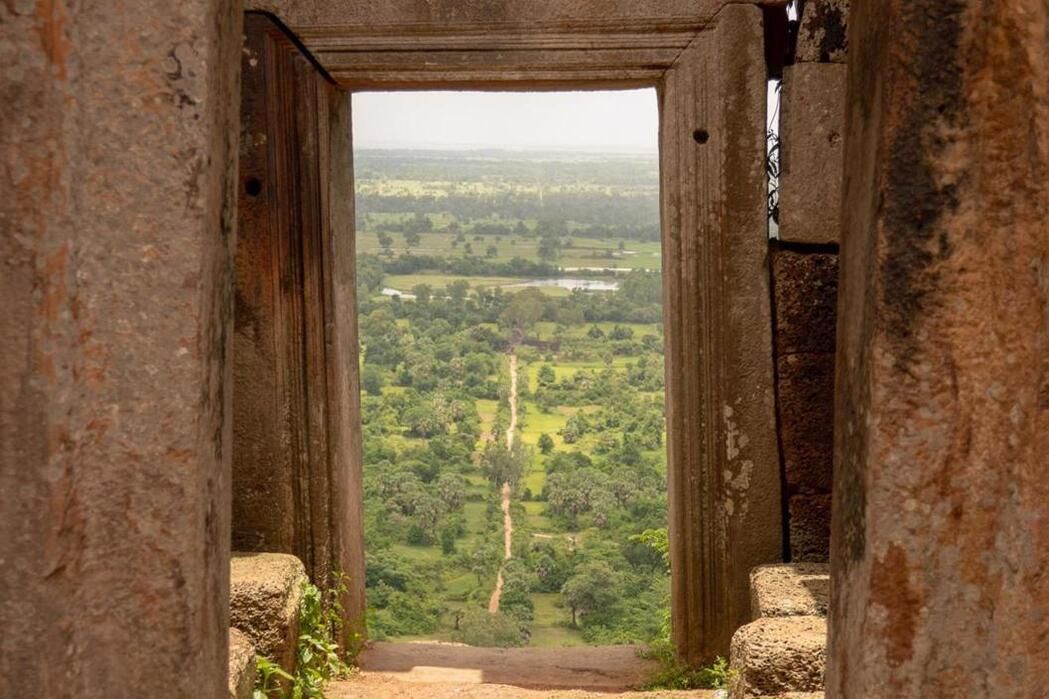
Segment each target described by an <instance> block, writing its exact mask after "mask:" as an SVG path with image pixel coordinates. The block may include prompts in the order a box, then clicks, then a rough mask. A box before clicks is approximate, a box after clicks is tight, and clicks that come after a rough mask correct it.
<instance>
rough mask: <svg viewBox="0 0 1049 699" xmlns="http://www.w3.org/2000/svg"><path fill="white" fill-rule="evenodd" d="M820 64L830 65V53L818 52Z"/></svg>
mask: <svg viewBox="0 0 1049 699" xmlns="http://www.w3.org/2000/svg"><path fill="white" fill-rule="evenodd" d="M820 63H830V53H829V52H827V51H820Z"/></svg>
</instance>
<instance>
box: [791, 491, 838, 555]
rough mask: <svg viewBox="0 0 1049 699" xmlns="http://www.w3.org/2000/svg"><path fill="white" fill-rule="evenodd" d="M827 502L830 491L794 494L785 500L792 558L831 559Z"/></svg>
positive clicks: (829, 512)
mask: <svg viewBox="0 0 1049 699" xmlns="http://www.w3.org/2000/svg"><path fill="white" fill-rule="evenodd" d="M830 503H831V496H830V495H795V496H793V497H791V498H790V499H789V500H788V503H787V511H788V516H789V518H790V526H789V530H790V558H791V560H792V561H796V562H798V561H816V562H822V561H827V560H829V559H830V514H831V506H830Z"/></svg>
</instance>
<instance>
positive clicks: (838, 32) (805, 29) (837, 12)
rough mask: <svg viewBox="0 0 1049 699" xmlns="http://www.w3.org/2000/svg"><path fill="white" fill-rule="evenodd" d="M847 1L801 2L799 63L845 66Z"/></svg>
mask: <svg viewBox="0 0 1049 699" xmlns="http://www.w3.org/2000/svg"><path fill="white" fill-rule="evenodd" d="M848 28H849V0H805V2H804V3H802V9H801V18H800V24H799V26H798V43H797V48H796V50H795V53H794V60H795V61H797V62H798V63H827V62H834V63H845V62H846V60H847V59H848V48H849V37H848Z"/></svg>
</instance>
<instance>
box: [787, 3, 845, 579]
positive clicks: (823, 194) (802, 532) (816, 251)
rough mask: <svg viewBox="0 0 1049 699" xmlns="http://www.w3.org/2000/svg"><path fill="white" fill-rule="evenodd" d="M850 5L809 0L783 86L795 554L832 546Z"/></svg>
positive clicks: (791, 538) (790, 553)
mask: <svg viewBox="0 0 1049 699" xmlns="http://www.w3.org/2000/svg"><path fill="white" fill-rule="evenodd" d="M847 13H848V0H808V1H807V2H805V3H803V5H802V13H801V17H800V26H799V28H798V34H797V44H796V46H795V47H794V51H793V62H792V63H791V64H790V65H787V66H786V67H785V68H784V70H783V84H782V88H781V97H782V107H781V113H780V137H781V151H780V154H781V166H782V169H781V174H780V190H779V194H780V200H779V203H780V220H779V223H780V225H779V236H780V240H781V242H780V243H773V244H772V248H771V254H770V260H771V270H772V289H773V301H774V305H775V321H774V322H775V354H776V390H777V420H778V425H779V438H780V451H781V456H782V459H783V484H784V500H785V503H784V510H785V513H786V526H785V529H786V531H785V537H786V542H787V543H786V551H785V554H786V556H787V557H788V558H789V559H790V560H795V561H826V560H828V557H829V550H830V549H829V547H830V514H831V512H830V510H831V507H830V504H831V483H832V450H833V424H834V345H835V329H836V322H837V313H836V306H837V289H838V284H837V276H838V247H837V243H838V239H839V229H840V210H841V180H842V167H843V155H842V149H843V147H844V111H845V64H844V61H845V58H846V48H847V46H846V32H845V27H846V16H847Z"/></svg>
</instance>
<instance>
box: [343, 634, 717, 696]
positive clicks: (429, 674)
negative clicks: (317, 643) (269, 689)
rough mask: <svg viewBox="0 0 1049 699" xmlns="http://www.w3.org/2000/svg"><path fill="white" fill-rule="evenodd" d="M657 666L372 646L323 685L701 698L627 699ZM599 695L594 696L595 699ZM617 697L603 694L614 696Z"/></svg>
mask: <svg viewBox="0 0 1049 699" xmlns="http://www.w3.org/2000/svg"><path fill="white" fill-rule="evenodd" d="M656 667H658V664H657V663H655V662H654V661H651V660H644V659H642V658H639V657H638V654H637V649H636V648H634V647H632V646H603V647H602V646H599V647H592V646H585V647H572V648H474V647H471V646H461V645H457V644H451V643H428V642H427V643H373V644H371V645H370V646H369V648H368V649H367V650H365V651H364V653H362V654H361V657H360V668H361V672H360V674H359V675H358V676H356V677H354V678H353V679H351V680H347V681H344V682H333V683H331V684H330V685H328V691H327V692H326V695H327V696H328V697H329V698H330V699H344V698H347V697H370V698H374V699H386V698H387V697H419V698H420V699H423V698H425V699H504V698H508V697H514V698H517V697H520V698H521V699H541V698H543V697H564V698H565V699H568V698H572V699H583V698H585V697H604V698H608V697H610V696H624V697H672V696H673V697H703V698H704V699H707V698H708V697H711V696H712V694H711V693H710V692H707V691H699V692H651V693H633V692H630V691H629V690H630V689H631V688H633V687H637V686H638V685H640V684H642V683H643V682H644V680H645V678H646V677H648V675H649V674H650V673H651V672H652V671H653V670H655V669H656ZM598 692H600V694H598ZM620 692H622V693H623V694H609V693H620Z"/></svg>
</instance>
